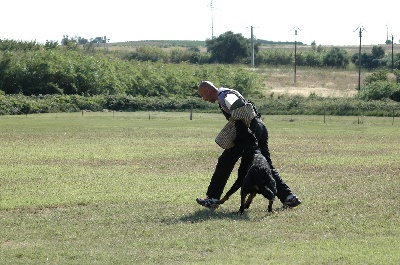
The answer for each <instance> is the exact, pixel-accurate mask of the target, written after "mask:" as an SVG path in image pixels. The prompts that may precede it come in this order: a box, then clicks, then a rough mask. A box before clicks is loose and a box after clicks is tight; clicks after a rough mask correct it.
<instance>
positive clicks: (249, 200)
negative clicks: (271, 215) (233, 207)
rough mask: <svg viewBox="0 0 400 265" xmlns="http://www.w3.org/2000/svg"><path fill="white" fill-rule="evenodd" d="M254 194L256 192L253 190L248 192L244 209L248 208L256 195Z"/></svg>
mask: <svg viewBox="0 0 400 265" xmlns="http://www.w3.org/2000/svg"><path fill="white" fill-rule="evenodd" d="M256 195H257V192H255V191H254V192H252V193H250V195H249V197H247V201H246V203H245V205H244V208H245V209H249V207H250V204H251V203H252V202H253V199H254V197H256Z"/></svg>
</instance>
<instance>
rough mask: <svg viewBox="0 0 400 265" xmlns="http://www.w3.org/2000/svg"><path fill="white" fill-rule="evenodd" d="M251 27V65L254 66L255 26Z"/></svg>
mask: <svg viewBox="0 0 400 265" xmlns="http://www.w3.org/2000/svg"><path fill="white" fill-rule="evenodd" d="M250 28H251V67H252V68H254V35H253V26H251V27H250Z"/></svg>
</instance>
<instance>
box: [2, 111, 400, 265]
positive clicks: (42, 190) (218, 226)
mask: <svg viewBox="0 0 400 265" xmlns="http://www.w3.org/2000/svg"><path fill="white" fill-rule="evenodd" d="M149 118H150V119H149ZM264 119H265V121H266V123H267V126H268V128H269V133H270V151H271V154H272V159H273V161H274V165H275V167H277V168H278V169H279V171H280V173H281V175H282V177H283V178H284V179H285V181H286V182H287V183H288V184H289V186H290V187H291V188H292V189H293V190H294V192H295V193H296V194H297V195H298V196H299V197H300V198H301V199H302V201H303V204H302V205H301V206H299V207H298V208H295V209H291V210H286V211H282V210H280V209H279V203H278V202H277V203H276V204H275V205H274V207H275V209H276V210H277V211H276V212H275V213H273V214H271V213H267V212H266V206H267V203H266V201H265V199H263V198H262V197H261V196H257V197H256V198H255V201H254V203H253V205H252V206H251V208H250V209H249V210H248V211H247V212H246V213H245V214H244V215H243V216H237V215H235V214H233V212H235V211H237V210H238V208H239V194H238V193H236V194H234V195H233V196H232V197H231V199H230V200H229V201H228V202H226V203H225V204H224V205H223V206H222V207H220V209H218V210H216V211H214V212H211V211H208V210H206V209H203V208H202V207H200V206H199V205H197V204H196V202H195V198H196V197H198V196H204V194H205V191H206V189H207V186H208V183H209V181H210V177H211V174H212V173H213V170H214V167H215V164H216V160H217V158H218V156H219V155H220V153H221V149H220V148H219V147H218V146H217V145H216V144H215V143H214V138H215V136H216V135H217V133H218V132H219V130H220V129H221V128H222V127H223V125H224V124H225V122H226V121H225V120H224V117H223V116H222V115H221V114H198V113H194V115H193V120H189V114H188V113H157V112H155V113H147V112H135V113H114V114H113V113H93V112H92V113H84V115H83V116H82V115H81V113H71V114H37V115H28V116H27V117H26V116H0V155H1V159H0V227H1V229H0V257H1V258H0V264H399V263H400V253H399V251H398V250H399V249H400V243H399V238H400V226H399V220H400V214H399V209H400V203H399V202H400V200H399V195H400V166H399V162H398V158H399V156H400V137H399V136H400V134H399V128H400V120H398V119H397V118H396V119H395V120H394V122H393V120H392V118H375V117H364V118H363V119H362V120H361V122H359V119H358V117H327V118H326V122H325V123H324V121H323V117H322V116H264ZM392 122H393V125H392ZM236 176H237V168H236V169H235V171H234V173H233V174H232V176H231V178H230V180H229V183H228V185H227V188H228V186H230V185H231V183H232V182H233V181H234V180H235V178H236Z"/></svg>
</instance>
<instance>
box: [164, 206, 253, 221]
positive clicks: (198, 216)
mask: <svg viewBox="0 0 400 265" xmlns="http://www.w3.org/2000/svg"><path fill="white" fill-rule="evenodd" d="M223 219H230V220H237V221H240V220H248V219H249V217H248V216H247V213H246V212H245V213H244V214H243V215H238V214H237V213H236V212H226V211H220V210H215V211H211V210H209V209H201V210H197V211H195V212H193V213H188V214H187V215H184V216H180V217H178V216H177V217H172V218H166V219H164V220H163V222H164V223H167V224H174V223H200V222H205V221H209V220H223Z"/></svg>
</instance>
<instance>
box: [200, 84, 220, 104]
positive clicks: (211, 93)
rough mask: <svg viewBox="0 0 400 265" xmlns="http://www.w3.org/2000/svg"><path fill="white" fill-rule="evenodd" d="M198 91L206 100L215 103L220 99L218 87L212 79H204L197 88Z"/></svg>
mask: <svg viewBox="0 0 400 265" xmlns="http://www.w3.org/2000/svg"><path fill="white" fill-rule="evenodd" d="M197 93H198V94H199V95H200V97H201V98H202V99H203V100H204V101H208V102H211V103H214V102H215V101H217V100H218V88H216V87H215V86H214V84H213V83H211V82H210V81H202V82H201V83H200V85H199V88H198V89H197Z"/></svg>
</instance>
